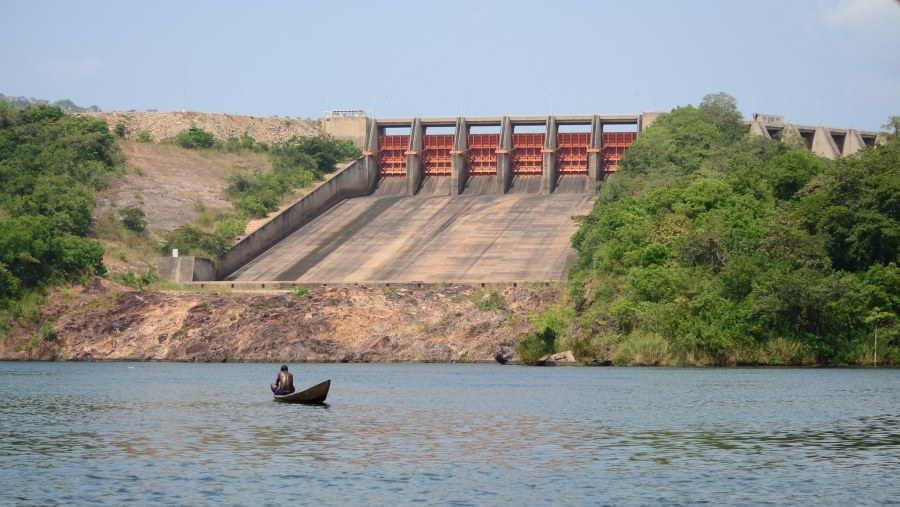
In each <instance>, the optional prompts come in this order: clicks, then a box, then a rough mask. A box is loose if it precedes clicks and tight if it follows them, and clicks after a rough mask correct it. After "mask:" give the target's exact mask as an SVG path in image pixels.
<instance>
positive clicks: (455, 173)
mask: <svg viewBox="0 0 900 507" xmlns="http://www.w3.org/2000/svg"><path fill="white" fill-rule="evenodd" d="M468 149H469V127H468V125H466V119H465V118H463V117H461V116H460V117H458V118H457V119H456V134H455V135H454V136H453V149H452V150H450V156H451V157H452V162H451V164H452V165H451V169H450V195H460V194H462V193H463V192H464V191H465V189H466V182H467V181H468V180H469V165H468V164H467V163H466V151H468Z"/></svg>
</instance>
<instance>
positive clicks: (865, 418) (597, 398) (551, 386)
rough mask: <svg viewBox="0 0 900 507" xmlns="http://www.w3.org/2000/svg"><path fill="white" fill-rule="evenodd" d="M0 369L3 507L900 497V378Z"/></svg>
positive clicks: (428, 369) (654, 372)
mask: <svg viewBox="0 0 900 507" xmlns="http://www.w3.org/2000/svg"><path fill="white" fill-rule="evenodd" d="M277 370H278V365H271V364H179V363H2V362H0V439H2V440H0V504H4V505H34V504H41V505H53V504H101V505H104V504H108V505H123V504H164V505H167V504H171V505H186V504H190V505H222V504H227V505H253V506H264V505H285V504H300V505H359V504H364V505H397V504H403V505H405V504H425V505H433V504H439V505H694V504H707V505H798V504H799V505H897V504H898V503H900V370H891V369H884V370H882V369H878V370H864V369H644V368H526V367H515V366H500V365H496V364H303V365H292V367H291V370H292V371H293V373H294V375H295V382H296V384H297V385H298V386H304V387H305V386H308V385H312V384H314V383H317V382H319V381H321V380H324V379H326V378H330V379H332V387H331V393H330V394H329V397H328V404H327V405H325V406H303V405H287V404H280V403H275V402H273V401H272V399H271V396H270V394H269V392H268V384H269V383H271V382H273V381H274V378H275V375H276V373H277Z"/></svg>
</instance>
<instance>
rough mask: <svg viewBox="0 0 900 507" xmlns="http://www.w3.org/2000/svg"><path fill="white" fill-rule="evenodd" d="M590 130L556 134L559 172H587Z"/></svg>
mask: <svg viewBox="0 0 900 507" xmlns="http://www.w3.org/2000/svg"><path fill="white" fill-rule="evenodd" d="M590 145H591V133H590V132H560V133H559V134H557V135H556V146H557V150H556V163H557V166H556V167H557V170H558V171H559V174H587V173H588V147H589V146H590Z"/></svg>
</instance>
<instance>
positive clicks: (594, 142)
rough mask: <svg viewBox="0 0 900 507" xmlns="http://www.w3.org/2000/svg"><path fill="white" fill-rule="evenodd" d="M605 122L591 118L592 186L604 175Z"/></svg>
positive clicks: (597, 117)
mask: <svg viewBox="0 0 900 507" xmlns="http://www.w3.org/2000/svg"><path fill="white" fill-rule="evenodd" d="M602 149H603V122H602V121H601V120H600V117H599V116H597V115H594V117H593V118H591V144H590V145H588V150H587V151H588V181H589V183H590V185H591V186H593V185H594V184H596V183H597V182H598V181H600V180H602V179H603V178H604V176H606V175H605V174H604V173H603V152H602Z"/></svg>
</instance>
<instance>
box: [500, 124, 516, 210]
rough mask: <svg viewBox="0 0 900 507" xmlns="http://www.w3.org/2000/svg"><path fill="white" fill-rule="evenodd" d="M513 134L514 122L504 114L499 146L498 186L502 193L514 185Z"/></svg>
mask: <svg viewBox="0 0 900 507" xmlns="http://www.w3.org/2000/svg"><path fill="white" fill-rule="evenodd" d="M512 135H513V126H512V123H511V122H510V121H509V116H504V117H503V120H501V122H500V146H498V147H497V183H498V185H497V187H498V189H499V190H500V193H501V194H505V193H507V192H509V187H511V186H512V177H513V163H512V149H513V143H512Z"/></svg>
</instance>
